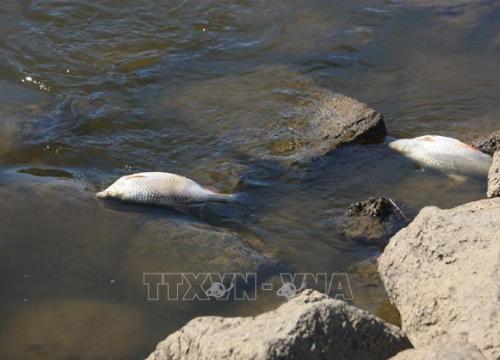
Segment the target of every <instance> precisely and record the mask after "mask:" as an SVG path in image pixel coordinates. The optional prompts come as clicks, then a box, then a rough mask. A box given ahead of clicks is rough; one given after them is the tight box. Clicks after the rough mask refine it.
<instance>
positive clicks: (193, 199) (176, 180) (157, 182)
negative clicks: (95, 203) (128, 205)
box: [96, 172, 236, 207]
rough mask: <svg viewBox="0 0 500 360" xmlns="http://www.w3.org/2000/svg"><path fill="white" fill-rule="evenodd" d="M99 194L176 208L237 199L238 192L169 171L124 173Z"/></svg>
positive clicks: (110, 197)
mask: <svg viewBox="0 0 500 360" xmlns="http://www.w3.org/2000/svg"><path fill="white" fill-rule="evenodd" d="M96 196H97V197H98V198H100V199H115V200H121V201H125V202H132V203H138V204H144V205H161V206H172V207H177V206H180V207H182V206H189V205H199V204H203V203H206V202H222V203H231V202H235V201H236V194H219V193H216V192H214V191H211V190H209V189H206V188H204V187H202V186H201V185H200V184H198V183H197V182H195V181H193V180H191V179H188V178H186V177H184V176H180V175H176V174H171V173H165V172H144V173H138V174H132V175H127V176H123V177H121V178H119V179H118V180H117V181H115V182H114V183H113V184H111V185H110V186H109V187H108V188H107V189H105V190H104V191H101V192H98V193H97V194H96Z"/></svg>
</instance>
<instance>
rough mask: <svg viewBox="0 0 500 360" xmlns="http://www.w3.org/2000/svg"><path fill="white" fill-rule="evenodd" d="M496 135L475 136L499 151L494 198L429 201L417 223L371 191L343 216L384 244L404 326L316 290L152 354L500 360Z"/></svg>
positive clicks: (210, 322) (211, 323)
mask: <svg viewBox="0 0 500 360" xmlns="http://www.w3.org/2000/svg"><path fill="white" fill-rule="evenodd" d="M496 140H497V134H492V135H491V137H484V138H482V139H480V140H478V141H477V142H476V146H477V147H478V148H480V149H482V150H483V151H484V152H487V153H490V154H494V157H493V164H492V166H491V169H490V173H489V183H488V194H487V196H488V197H489V198H491V199H484V200H480V201H475V202H472V203H467V204H463V205H460V206H457V207H455V208H452V209H448V210H441V209H439V208H437V207H425V208H424V209H422V210H421V211H420V213H419V214H418V215H417V217H416V218H415V219H414V220H413V221H411V222H410V221H409V219H408V218H407V217H406V216H405V215H404V214H403V213H402V211H401V210H400V209H399V207H398V206H397V205H396V204H395V203H394V202H393V201H392V200H390V199H383V198H379V199H376V198H372V199H369V200H367V201H365V202H360V203H356V204H353V206H351V207H350V208H349V209H348V210H347V211H346V214H345V215H344V216H343V218H341V219H340V220H339V222H338V231H339V232H340V233H343V234H344V236H346V238H351V239H353V240H356V241H361V242H364V243H370V242H371V243H373V244H377V245H378V246H379V248H382V249H383V253H382V255H381V256H380V258H379V260H378V273H379V276H380V277H381V279H382V282H383V284H384V287H385V289H386V291H387V293H388V295H389V299H390V302H391V303H392V304H393V305H394V306H395V307H396V308H397V310H398V311H399V313H400V315H401V322H402V326H401V328H399V327H397V326H394V325H392V324H389V323H387V322H385V321H384V320H382V319H380V318H378V317H376V316H375V315H372V314H370V313H368V312H366V311H363V310H360V309H358V308H356V307H354V306H351V305H349V304H348V303H346V302H344V301H341V300H335V299H332V298H329V297H328V296H326V295H324V294H321V293H319V292H317V291H314V290H312V289H307V290H304V291H303V292H302V293H301V294H299V295H298V296H296V297H295V298H293V299H292V300H290V301H288V302H286V303H285V304H283V305H281V306H280V307H278V308H277V309H275V310H273V311H269V312H267V313H264V314H261V315H259V316H256V317H246V318H242V317H238V318H223V317H198V318H195V319H193V320H191V321H190V322H189V323H188V324H186V325H185V326H184V327H182V328H181V329H180V330H178V331H177V332H175V333H173V334H171V335H169V336H168V337H167V338H166V339H165V340H164V341H162V342H160V343H159V344H158V345H157V348H156V350H155V351H154V352H153V353H151V355H150V356H149V357H148V360H166V359H213V358H225V359H304V358H308V359H323V358H331V359H388V358H391V359H399V360H402V359H500V311H499V310H500V283H499V281H500V221H498V219H499V218H500V198H498V196H499V195H500V180H499V179H500V175H499V174H500V151H498V150H500V149H498V142H497V141H496ZM495 151H496V153H495ZM495 197H496V198H495ZM394 234H395V235H394ZM386 245H387V246H386ZM384 247H385V249H384Z"/></svg>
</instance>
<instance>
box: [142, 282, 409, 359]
mask: <svg viewBox="0 0 500 360" xmlns="http://www.w3.org/2000/svg"><path fill="white" fill-rule="evenodd" d="M410 347H411V344H410V343H409V342H408V340H407V339H406V338H405V336H404V335H403V334H402V333H401V331H400V330H399V328H398V327H396V326H394V325H389V324H386V323H384V322H383V321H382V320H380V319H378V318H377V317H375V316H373V315H370V314H369V313H367V312H365V311H363V310H359V309H357V308H355V307H353V306H350V305H348V304H347V303H345V302H343V301H340V300H334V299H331V298H329V297H327V296H326V295H324V294H321V293H319V292H317V291H313V290H305V291H304V292H303V293H302V294H300V295H299V296H297V297H295V298H294V299H292V300H290V301H289V302H287V303H285V304H283V305H281V306H280V307H279V308H278V309H276V310H274V311H270V312H267V313H264V314H262V315H259V316H257V317H248V318H243V317H236V318H222V317H213V316H210V317H199V318H195V319H193V320H191V321H190V322H189V323H188V324H187V325H185V326H184V327H183V328H182V329H181V330H179V331H177V332H175V333H173V334H171V335H170V336H169V337H167V339H166V340H164V341H162V342H161V343H159V344H158V346H157V348H156V350H155V351H154V352H153V353H152V354H151V355H150V356H149V357H148V360H167V359H169V360H175V359H223V358H231V359H254V360H259V359H305V358H307V359H325V358H329V359H387V358H388V357H390V356H392V355H395V354H396V353H397V352H399V351H401V350H404V349H407V348H410Z"/></svg>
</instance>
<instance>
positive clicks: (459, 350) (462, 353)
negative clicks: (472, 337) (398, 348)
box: [391, 342, 486, 360]
mask: <svg viewBox="0 0 500 360" xmlns="http://www.w3.org/2000/svg"><path fill="white" fill-rule="evenodd" d="M485 359H486V358H485V357H484V355H483V353H482V352H481V350H479V349H478V348H477V347H476V346H474V345H471V344H467V343H457V342H451V343H443V344H433V345H429V346H424V347H421V348H418V349H408V350H405V351H402V352H400V353H399V354H397V355H396V356H394V357H392V358H391V360H485Z"/></svg>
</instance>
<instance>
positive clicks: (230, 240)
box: [123, 216, 276, 290]
mask: <svg viewBox="0 0 500 360" xmlns="http://www.w3.org/2000/svg"><path fill="white" fill-rule="evenodd" d="M257 245H258V244H257ZM275 265H276V263H275V262H274V261H272V260H270V259H269V258H268V257H266V256H264V255H261V254H259V253H258V252H257V251H256V250H254V248H253V247H252V246H251V245H250V244H249V243H248V242H247V240H246V239H244V238H243V237H242V236H240V235H238V234H237V233H235V232H233V231H231V230H227V229H224V228H219V227H215V226H210V225H206V224H204V223H201V222H199V221H196V220H193V219H191V218H186V217H174V216H170V217H169V218H166V219H158V220H151V221H148V222H146V223H145V224H144V225H143V227H142V228H141V230H139V232H138V233H137V234H136V236H134V238H133V239H132V241H131V242H130V244H129V246H128V249H127V254H126V259H125V263H124V266H123V273H124V274H125V276H126V278H127V279H128V280H129V281H130V282H132V283H136V284H138V285H139V286H141V287H144V286H143V274H144V273H188V274H207V273H212V274H216V275H220V276H223V275H224V274H234V273H242V274H255V275H257V274H262V275H263V274H265V273H267V272H269V271H271V270H272V269H273V267H274V266H275ZM253 277H255V276H253ZM203 280H204V278H203V276H202V277H201V278H199V279H193V284H195V283H196V285H201V284H200V283H199V282H200V281H203ZM231 280H232V278H230V277H228V278H225V279H220V281H222V282H223V283H224V285H229V284H228V282H230V281H231ZM199 290H201V288H200V289H199Z"/></svg>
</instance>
